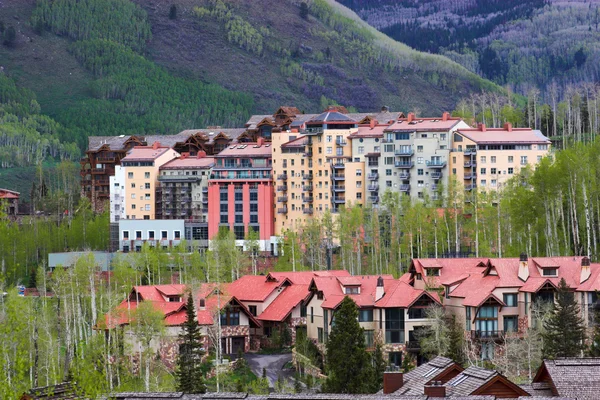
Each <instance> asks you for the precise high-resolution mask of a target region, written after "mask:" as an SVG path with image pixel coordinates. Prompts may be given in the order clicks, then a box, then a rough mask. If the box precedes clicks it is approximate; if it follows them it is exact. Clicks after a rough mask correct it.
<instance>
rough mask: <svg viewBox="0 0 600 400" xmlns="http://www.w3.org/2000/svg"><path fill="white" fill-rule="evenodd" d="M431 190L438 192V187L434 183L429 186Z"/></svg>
mask: <svg viewBox="0 0 600 400" xmlns="http://www.w3.org/2000/svg"><path fill="white" fill-rule="evenodd" d="M431 190H432V191H435V190H438V185H436V184H435V183H434V184H432V185H431Z"/></svg>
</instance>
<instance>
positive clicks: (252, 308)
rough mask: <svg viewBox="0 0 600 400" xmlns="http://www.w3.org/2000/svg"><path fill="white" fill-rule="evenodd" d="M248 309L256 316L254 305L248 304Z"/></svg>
mask: <svg viewBox="0 0 600 400" xmlns="http://www.w3.org/2000/svg"><path fill="white" fill-rule="evenodd" d="M248 311H250V314H252V315H254V316H255V317H256V306H248Z"/></svg>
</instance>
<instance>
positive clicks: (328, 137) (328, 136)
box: [327, 135, 332, 143]
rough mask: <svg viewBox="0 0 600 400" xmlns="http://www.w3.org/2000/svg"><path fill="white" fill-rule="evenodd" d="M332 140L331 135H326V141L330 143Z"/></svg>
mask: <svg viewBox="0 0 600 400" xmlns="http://www.w3.org/2000/svg"><path fill="white" fill-rule="evenodd" d="M331 140H332V136H331V135H327V143H331Z"/></svg>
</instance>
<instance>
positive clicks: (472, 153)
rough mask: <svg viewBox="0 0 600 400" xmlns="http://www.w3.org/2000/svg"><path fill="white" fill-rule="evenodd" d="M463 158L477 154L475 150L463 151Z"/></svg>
mask: <svg viewBox="0 0 600 400" xmlns="http://www.w3.org/2000/svg"><path fill="white" fill-rule="evenodd" d="M464 153H465V156H472V155H475V154H477V149H465V151H464Z"/></svg>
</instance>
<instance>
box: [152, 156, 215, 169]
mask: <svg viewBox="0 0 600 400" xmlns="http://www.w3.org/2000/svg"><path fill="white" fill-rule="evenodd" d="M214 164H215V159H214V157H189V156H188V157H179V158H176V159H174V160H171V161H169V162H168V163H166V164H163V165H162V166H161V167H160V170H161V171H162V170H166V169H188V168H190V169H192V168H203V169H209V168H210V167H212V166H213V165H214Z"/></svg>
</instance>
